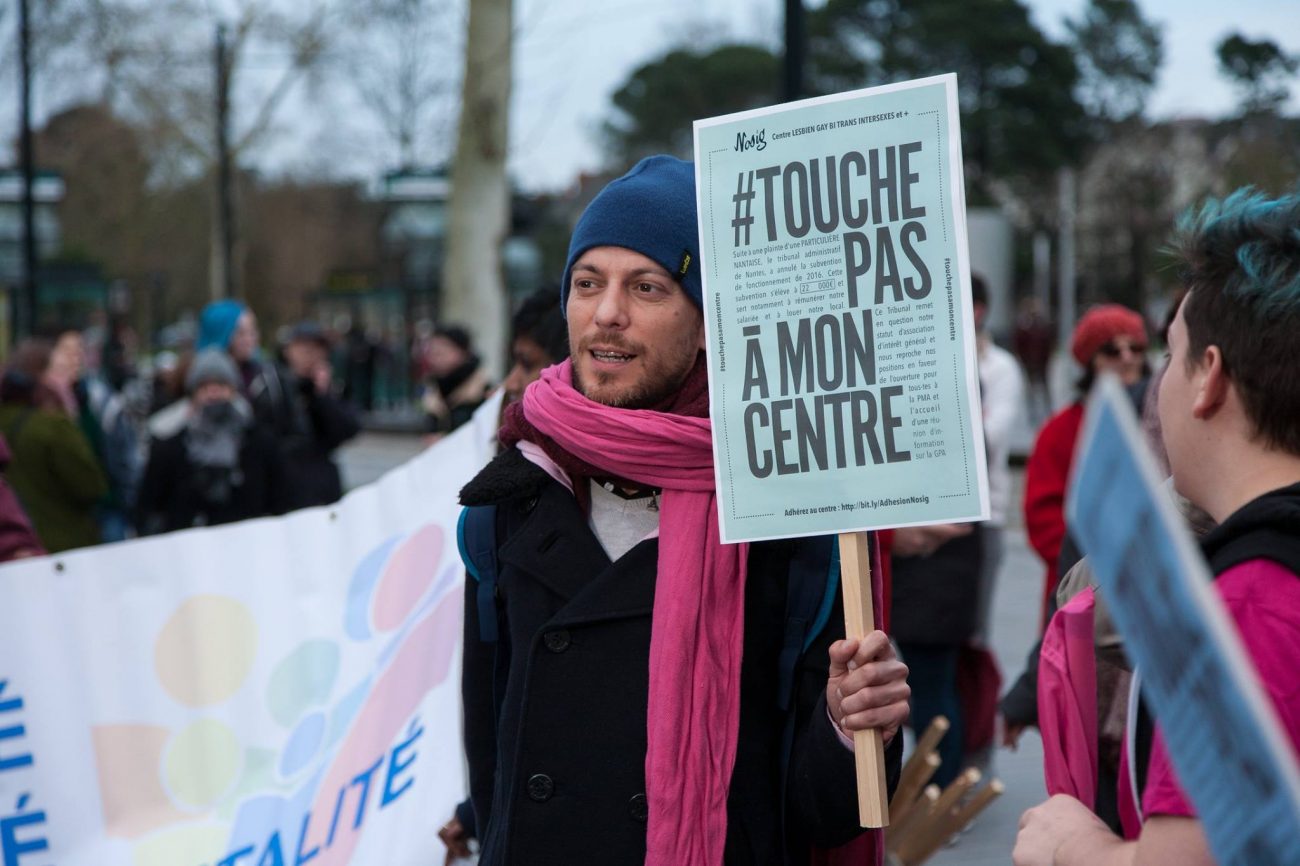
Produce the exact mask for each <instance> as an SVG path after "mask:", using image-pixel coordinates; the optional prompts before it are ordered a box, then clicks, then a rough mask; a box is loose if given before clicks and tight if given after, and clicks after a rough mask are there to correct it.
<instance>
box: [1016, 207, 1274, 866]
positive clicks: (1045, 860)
mask: <svg viewBox="0 0 1300 866" xmlns="http://www.w3.org/2000/svg"><path fill="white" fill-rule="evenodd" d="M1297 227H1300V194H1292V195H1290V196H1286V197H1283V198H1280V199H1277V200H1269V199H1266V198H1265V197H1263V196H1262V195H1259V194H1256V193H1253V192H1251V191H1250V190H1240V191H1238V192H1236V193H1234V194H1233V195H1231V196H1229V197H1228V198H1227V199H1226V200H1224V201H1222V202H1217V201H1211V202H1210V203H1208V204H1207V205H1206V206H1205V207H1204V208H1202V209H1201V211H1200V212H1199V213H1198V214H1195V215H1192V216H1189V217H1187V218H1185V219H1184V221H1183V223H1182V224H1181V225H1180V229H1179V234H1178V236H1177V237H1176V247H1177V250H1178V253H1179V255H1180V258H1181V259H1182V264H1183V265H1184V268H1185V271H1184V281H1185V283H1186V285H1187V288H1188V294H1187V296H1186V299H1185V300H1184V301H1183V303H1182V306H1181V308H1180V309H1179V311H1178V314H1177V317H1176V318H1175V319H1174V322H1173V326H1172V327H1171V329H1170V331H1169V350H1170V358H1169V366H1168V368H1167V370H1166V371H1165V374H1164V376H1163V379H1162V380H1161V384H1160V391H1159V414H1160V422H1161V426H1162V435H1163V438H1164V443H1165V447H1166V450H1167V452H1168V457H1169V464H1170V467H1171V470H1172V473H1173V479H1174V485H1175V487H1176V488H1177V490H1178V492H1179V493H1181V494H1182V495H1184V496H1185V497H1187V498H1188V499H1189V500H1191V501H1192V502H1193V503H1194V504H1196V505H1198V506H1200V507H1201V508H1203V509H1204V510H1205V511H1207V512H1208V513H1209V514H1210V515H1211V516H1212V517H1213V518H1214V519H1215V520H1216V521H1218V522H1219V524H1220V525H1219V526H1218V527H1217V528H1216V529H1214V530H1212V531H1211V532H1210V533H1209V534H1208V535H1206V536H1205V537H1204V538H1203V539H1202V541H1201V550H1202V552H1203V553H1204V555H1205V556H1206V558H1207V559H1208V561H1209V564H1210V566H1211V569H1212V570H1213V572H1214V573H1215V575H1216V579H1215V589H1216V590H1217V594H1218V596H1219V598H1220V600H1221V602H1222V605H1223V608H1224V610H1226V612H1227V614H1228V616H1229V617H1230V618H1231V620H1232V622H1233V624H1234V625H1235V627H1236V628H1235V630H1236V633H1237V636H1238V638H1239V639H1240V641H1241V644H1242V645H1243V646H1244V648H1245V650H1246V653H1247V654H1248V655H1249V657H1250V661H1251V662H1252V663H1253V665H1254V668H1255V671H1256V673H1257V675H1258V678H1259V680H1260V682H1261V684H1262V686H1263V690H1264V692H1265V693H1266V694H1267V696H1268V698H1269V699H1270V702H1271V704H1272V706H1273V709H1274V711H1275V713H1276V718H1277V721H1278V722H1280V726H1281V729H1282V731H1283V733H1284V734H1285V736H1286V738H1287V739H1288V740H1289V745H1290V748H1291V750H1292V755H1294V750H1295V748H1296V746H1297V744H1300V688H1298V686H1300V677H1298V676H1297V673H1296V671H1297V670H1300V377H1297V376H1296V375H1295V371H1296V357H1297V355H1300V239H1298V238H1297V234H1296V232H1297ZM1112 483H1115V482H1112ZM1141 613H1142V614H1143V615H1144V616H1150V617H1153V618H1154V617H1160V616H1161V615H1162V613H1161V612H1160V611H1141ZM1163 615H1164V616H1168V614H1167V613H1165V614H1163ZM1139 621H1140V620H1139ZM1168 651H1169V652H1174V653H1178V654H1179V658H1178V659H1175V660H1172V661H1170V662H1169V664H1168V665H1166V666H1167V667H1171V668H1177V667H1178V666H1179V664H1180V663H1183V664H1187V663H1188V662H1187V661H1186V659H1187V656H1188V655H1189V654H1191V653H1193V652H1194V651H1200V648H1199V647H1189V646H1170V647H1168ZM1157 667H1158V666H1157ZM1149 673H1155V672H1149ZM1216 697H1217V696H1214V695H1211V696H1209V697H1208V698H1207V701H1208V703H1210V704H1212V703H1213V702H1214V700H1215V699H1216ZM1224 718H1227V716H1226V715H1224V714H1223V713H1221V712H1211V713H1209V714H1207V715H1206V716H1204V717H1201V718H1200V719H1199V724H1200V725H1202V726H1204V727H1205V728H1206V730H1210V729H1211V728H1212V727H1213V726H1214V725H1219V724H1222V723H1223V719H1224ZM1165 721H1166V723H1167V725H1168V726H1169V727H1170V728H1171V729H1172V728H1173V726H1174V725H1175V723H1177V724H1178V725H1179V726H1182V727H1185V724H1184V723H1185V722H1186V721H1187V720H1186V719H1177V718H1167V719H1166V720H1165ZM1139 727H1140V726H1139ZM1222 739H1223V738H1222V737H1220V738H1219V740H1220V741H1221V740H1222ZM1144 740H1145V738H1144V737H1142V736H1140V734H1139V736H1138V737H1137V738H1136V742H1138V743H1139V744H1141V743H1142V742H1143V741H1144ZM1130 742H1134V739H1133V738H1132V737H1130ZM1169 742H1171V743H1172V742H1174V740H1173V737H1172V736H1171V737H1170V739H1169ZM1227 742H1229V743H1230V742H1231V738H1229V739H1228V741H1227ZM1165 743H1166V741H1165V737H1164V734H1163V733H1162V732H1161V731H1160V730H1157V731H1156V732H1155V736H1154V739H1153V740H1151V742H1150V746H1149V748H1143V747H1142V746H1141V745H1139V747H1138V750H1137V752H1136V754H1131V755H1130V756H1129V758H1130V760H1131V761H1132V762H1133V765H1134V767H1135V769H1136V771H1137V772H1136V778H1137V779H1139V780H1142V781H1143V783H1144V784H1142V786H1141V791H1140V793H1141V800H1140V804H1141V807H1142V808H1141V811H1142V814H1143V816H1144V818H1145V823H1144V824H1143V826H1142V828H1141V831H1140V834H1139V835H1138V836H1137V838H1136V840H1133V841H1124V840H1122V839H1120V838H1119V837H1117V836H1115V835H1114V834H1112V833H1111V832H1110V831H1109V830H1108V829H1107V828H1106V827H1105V826H1104V825H1103V824H1102V823H1101V821H1100V820H1099V819H1097V818H1096V816H1094V815H1093V814H1092V813H1091V812H1089V811H1088V809H1087V808H1086V807H1084V806H1083V805H1082V804H1081V803H1080V802H1079V801H1078V800H1075V799H1073V798H1071V797H1068V796H1065V795H1057V796H1055V797H1053V798H1051V799H1050V800H1048V801H1047V802H1046V803H1044V804H1042V805H1040V806H1038V807H1036V808H1034V809H1031V810H1029V811H1028V812H1026V813H1025V815H1024V816H1023V817H1022V818H1021V830H1020V834H1019V837H1018V838H1017V841H1016V849H1015V853H1014V861H1015V863H1016V864H1018V866H1038V864H1044V866H1046V864H1054V866H1069V864H1076V863H1078V864H1089V866H1092V864H1111V863H1124V864H1129V863H1137V864H1146V863H1178V864H1180V866H1189V864H1195V863H1211V862H1214V856H1212V853H1211V851H1210V847H1209V841H1207V834H1208V835H1209V836H1210V837H1211V840H1210V841H1213V839H1214V838H1216V837H1217V838H1218V839H1219V840H1220V841H1219V842H1218V843H1217V847H1216V849H1215V851H1216V853H1217V852H1220V851H1223V850H1231V849H1230V848H1228V846H1225V845H1224V843H1223V841H1222V840H1224V839H1228V840H1235V841H1236V842H1239V843H1240V846H1239V848H1238V849H1237V851H1236V852H1235V854H1229V855H1225V856H1228V857H1229V861H1230V862H1234V863H1235V862H1242V863H1250V864H1252V866H1253V864H1259V863H1274V862H1283V861H1282V860H1278V859H1277V857H1276V856H1275V855H1276V852H1275V851H1273V850H1270V849H1267V848H1263V847H1260V848H1259V849H1258V850H1257V849H1256V848H1255V847H1254V844H1255V840H1254V839H1253V837H1247V836H1245V835H1243V834H1245V833H1246V832H1247V831H1248V829H1249V828H1247V827H1245V826H1243V825H1242V824H1239V823H1238V824H1231V825H1229V824H1227V823H1226V822H1224V821H1219V822H1217V823H1216V822H1213V821H1208V820H1207V823H1206V824H1204V825H1203V824H1202V823H1201V820H1200V819H1199V818H1198V817H1197V811H1196V809H1194V808H1193V805H1192V802H1191V800H1192V799H1195V800H1197V802H1198V803H1201V804H1204V803H1207V802H1209V803H1212V804H1213V803H1214V799H1213V798H1212V797H1209V794H1211V793H1212V792H1209V791H1207V790H1201V789H1200V788H1201V787H1203V786H1196V787H1193V786H1190V785H1189V787H1188V788H1186V789H1185V788H1184V787H1183V786H1182V784H1181V783H1180V781H1179V778H1178V775H1177V774H1176V773H1175V771H1174V768H1173V764H1172V763H1171V758H1170V753H1169V750H1168V749H1167V748H1166V744H1165ZM1184 745H1186V743H1184ZM1178 754H1179V755H1180V756H1181V758H1182V760H1183V761H1184V763H1182V764H1180V766H1181V767H1184V768H1187V767H1192V768H1196V769H1199V768H1197V767H1196V765H1194V764H1193V763H1189V762H1188V755H1187V754H1186V753H1185V752H1179V753H1178ZM1268 781H1269V780H1266V779H1261V780H1258V782H1257V783H1256V784H1255V788H1257V789H1259V790H1251V791H1238V790H1236V789H1231V788H1230V789H1228V791H1227V796H1228V797H1230V798H1232V799H1235V800H1239V801H1247V802H1250V803H1251V804H1262V803H1263V802H1264V800H1265V799H1267V798H1268V797H1270V796H1273V797H1276V796H1279V795H1278V794H1276V792H1273V793H1269V792H1267V791H1264V790H1263V789H1266V788H1269V787H1276V786H1271V785H1269V784H1265V782H1268ZM1221 796H1222V795H1221ZM1253 798H1259V799H1253ZM1215 805H1217V804H1215ZM1221 814H1222V812H1221ZM1292 821H1294V815H1293V814H1292ZM1293 853H1294V849H1293V848H1292V849H1291V852H1290V853H1289V854H1283V855H1282V856H1283V857H1290V856H1291V855H1292V854H1293ZM1229 861H1225V862H1229Z"/></svg>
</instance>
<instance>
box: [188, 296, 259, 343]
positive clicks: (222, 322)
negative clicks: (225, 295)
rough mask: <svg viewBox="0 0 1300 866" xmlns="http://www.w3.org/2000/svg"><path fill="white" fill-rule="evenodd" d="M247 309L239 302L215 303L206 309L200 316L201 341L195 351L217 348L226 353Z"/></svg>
mask: <svg viewBox="0 0 1300 866" xmlns="http://www.w3.org/2000/svg"><path fill="white" fill-rule="evenodd" d="M245 309H246V307H244V305H243V304H241V303H239V301H213V302H212V303H210V304H208V305H207V306H206V307H204V308H203V312H202V313H200V314H199V341H198V345H196V346H195V347H194V349H195V351H197V352H201V351H203V350H204V349H207V348H209V347H215V348H217V349H221V350H222V351H223V352H224V351H225V350H226V349H227V348H229V347H230V338H231V337H233V336H234V335H235V327H236V326H237V325H238V324H239V317H240V316H242V315H244V310H245Z"/></svg>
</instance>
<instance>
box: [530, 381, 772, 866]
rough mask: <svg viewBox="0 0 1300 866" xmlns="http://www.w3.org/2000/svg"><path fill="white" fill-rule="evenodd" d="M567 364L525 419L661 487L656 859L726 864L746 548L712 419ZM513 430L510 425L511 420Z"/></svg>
mask: <svg viewBox="0 0 1300 866" xmlns="http://www.w3.org/2000/svg"><path fill="white" fill-rule="evenodd" d="M570 371H571V366H570V363H569V362H568V361H565V362H564V363H563V364H560V365H558V366H555V367H550V368H548V369H546V370H544V371H542V377H541V379H539V380H538V381H537V382H535V383H533V384H532V385H530V386H529V387H528V389H527V390H526V391H525V392H524V398H523V414H524V417H525V419H526V420H527V422H528V424H529V425H531V426H532V427H534V428H535V429H536V430H537V431H539V432H540V433H542V434H543V435H544V436H546V437H549V438H550V439H551V440H552V441H553V442H554V443H555V444H556V445H558V446H559V447H560V448H562V449H563V450H564V451H566V452H568V453H569V454H571V455H573V456H574V457H576V458H577V459H578V460H580V461H582V462H584V463H586V464H589V465H591V466H595V467H597V468H598V469H600V470H601V471H603V472H608V473H610V474H612V475H615V476H617V477H619V478H625V479H627V480H629V481H635V482H638V483H641V484H647V485H651V486H654V487H661V488H663V504H662V506H661V511H660V513H659V565H658V569H657V577H656V584H655V602H654V620H653V627H652V630H651V636H650V700H649V713H648V716H649V717H648V718H647V719H646V734H647V741H648V747H647V750H646V762H645V775H646V795H647V798H648V800H649V806H650V815H649V825H648V827H647V830H646V859H645V862H646V864H647V866H720V864H721V863H722V853H723V847H724V844H725V842H726V838H727V790H728V787H729V785H730V782H731V773H732V769H733V767H734V765H735V761H736V739H737V735H738V732H739V729H740V663H741V649H742V639H743V635H744V627H745V622H744V619H745V617H744V614H745V567H746V561H747V559H748V554H749V546H748V545H745V544H734V545H725V546H724V545H722V544H720V543H719V541H718V504H717V495H716V493H715V490H714V476H713V443H712V441H711V425H710V423H709V419H708V418H707V417H703V418H696V417H688V416H685V415H678V414H671V413H668V412H656V411H653V410H646V409H640V410H630V409H617V408H613V407H610V406H605V405H602V404H600V403H595V402H593V401H591V400H588V399H587V398H586V397H584V396H582V394H580V393H578V391H576V390H575V389H574V388H573V386H572V385H571V384H570V383H571V381H572V379H571V372H570ZM507 426H509V424H507Z"/></svg>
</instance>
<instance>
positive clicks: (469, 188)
mask: <svg viewBox="0 0 1300 866" xmlns="http://www.w3.org/2000/svg"><path fill="white" fill-rule="evenodd" d="M511 2H512V0H470V4H469V33H468V37H467V39H466V41H465V81H464V84H463V88H462V100H461V113H460V129H459V132H458V134H457V138H456V158H455V163H454V164H453V166H452V171H451V201H450V203H449V204H448V214H447V245H446V251H447V256H446V259H445V260H444V261H443V268H442V322H443V323H445V324H450V323H458V324H463V325H465V326H466V327H468V328H469V329H470V331H471V332H472V333H473V334H474V336H475V339H476V343H477V349H478V352H479V355H480V357H482V358H483V362H484V365H485V367H486V369H487V370H488V372H489V374H490V375H492V376H493V377H498V376H500V374H501V372H502V369H503V362H504V358H505V348H506V347H505V341H506V335H505V326H506V314H507V311H506V293H505V279H504V271H503V268H502V262H501V246H502V243H503V242H504V241H505V237H506V233H507V231H508V230H509V226H510V189H509V182H508V180H507V178H506V149H507V148H506V142H507V127H508V121H509V112H508V108H509V101H510V66H511V36H512V25H513V22H512V20H511Z"/></svg>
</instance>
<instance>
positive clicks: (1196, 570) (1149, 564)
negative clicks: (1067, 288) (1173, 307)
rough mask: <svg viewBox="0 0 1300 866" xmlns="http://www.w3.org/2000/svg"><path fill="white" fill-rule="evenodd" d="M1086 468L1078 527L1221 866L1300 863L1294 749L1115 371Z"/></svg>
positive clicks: (1100, 403) (1071, 515)
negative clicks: (1299, 858) (1298, 858)
mask: <svg viewBox="0 0 1300 866" xmlns="http://www.w3.org/2000/svg"><path fill="white" fill-rule="evenodd" d="M1074 463H1075V465H1074V472H1073V478H1072V479H1071V481H1070V492H1069V495H1068V498H1067V502H1066V519H1067V522H1068V523H1069V525H1070V532H1071V534H1072V535H1073V536H1074V537H1075V538H1076V539H1077V540H1078V542H1079V544H1080V546H1081V547H1082V548H1083V550H1084V551H1085V552H1086V553H1087V555H1088V561H1089V563H1090V564H1091V565H1092V570H1093V573H1094V574H1095V575H1096V576H1097V583H1098V585H1099V586H1100V588H1101V591H1102V593H1103V594H1104V596H1105V598H1106V601H1107V603H1108V604H1109V606H1110V610H1111V613H1112V615H1113V617H1114V619H1115V623H1116V625H1118V626H1119V630H1120V633H1121V634H1122V635H1123V637H1124V649H1125V652H1126V653H1127V654H1128V656H1129V658H1131V659H1133V660H1134V662H1135V663H1136V665H1137V670H1138V672H1139V674H1140V677H1141V682H1142V696H1143V698H1144V700H1146V701H1148V702H1149V706H1150V707H1151V708H1152V711H1153V713H1154V715H1155V717H1156V719H1157V720H1158V722H1159V724H1160V729H1161V731H1162V732H1163V734H1164V738H1165V743H1166V745H1167V746H1168V748H1169V755H1170V758H1171V759H1172V760H1173V764H1174V769H1175V770H1177V772H1178V779H1179V782H1180V783H1181V785H1182V788H1183V790H1184V791H1185V792H1186V793H1187V796H1188V797H1190V798H1191V801H1192V804H1193V805H1194V806H1195V807H1196V812H1197V814H1198V815H1199V816H1200V818H1201V822H1202V824H1203V825H1204V828H1205V834H1206V836H1207V838H1208V839H1209V843H1210V849H1211V851H1212V852H1213V854H1214V859H1215V862H1217V863H1220V864H1223V866H1230V864H1237V866H1282V864H1290V863H1295V862H1296V852H1297V851H1300V771H1298V770H1297V767H1296V761H1295V757H1294V752H1293V750H1292V748H1291V746H1290V745H1289V744H1288V742H1287V740H1286V737H1285V736H1284V734H1283V733H1282V729H1281V727H1280V726H1279V723H1278V720H1277V715H1276V713H1275V712H1274V710H1273V708H1272V706H1271V705H1270V704H1269V703H1268V700H1267V699H1266V697H1265V695H1264V691H1263V689H1262V687H1261V686H1260V683H1259V678H1258V676H1257V675H1256V673H1255V668H1254V665H1253V664H1252V663H1251V661H1250V658H1249V656H1248V655H1247V654H1246V651H1245V649H1244V648H1243V647H1242V644H1241V640H1240V638H1239V637H1238V636H1237V631H1236V629H1235V627H1234V626H1233V624H1232V623H1231V621H1230V620H1229V618H1228V615H1227V613H1226V612H1225V611H1224V609H1223V605H1222V604H1221V603H1220V600H1219V598H1218V597H1217V596H1216V595H1215V592H1214V589H1213V585H1212V583H1211V576H1210V571H1209V568H1208V567H1207V566H1206V564H1205V560H1204V559H1202V557H1201V555H1200V551H1198V550H1197V548H1196V545H1195V543H1194V542H1193V541H1192V538H1191V535H1190V534H1189V533H1188V531H1187V527H1186V525H1185V524H1184V523H1183V521H1182V519H1181V518H1180V517H1179V515H1178V512H1177V510H1176V509H1175V507H1174V505H1173V503H1172V501H1171V499H1170V497H1169V495H1168V494H1167V493H1166V492H1165V490H1164V489H1163V487H1162V485H1161V479H1160V475H1159V473H1158V472H1157V470H1156V468H1155V462H1154V460H1153V459H1152V458H1151V456H1150V454H1149V453H1148V452H1147V450H1146V445H1145V444H1144V443H1143V440H1142V434H1141V432H1140V431H1139V429H1138V424H1137V419H1136V418H1135V417H1134V415H1133V410H1132V408H1131V404H1130V402H1129V399H1128V397H1127V395H1126V394H1125V393H1124V392H1123V390H1122V389H1121V387H1120V385H1119V384H1118V382H1117V381H1115V380H1114V379H1113V378H1111V377H1107V378H1105V379H1104V380H1103V381H1102V382H1101V383H1100V384H1099V385H1098V387H1097V388H1096V389H1095V390H1094V393H1093V396H1092V397H1091V398H1090V399H1089V401H1088V414H1087V416H1086V418H1085V421H1084V427H1083V433H1082V436H1081V438H1080V443H1079V450H1078V452H1077V456H1076V457H1075V461H1074Z"/></svg>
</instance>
